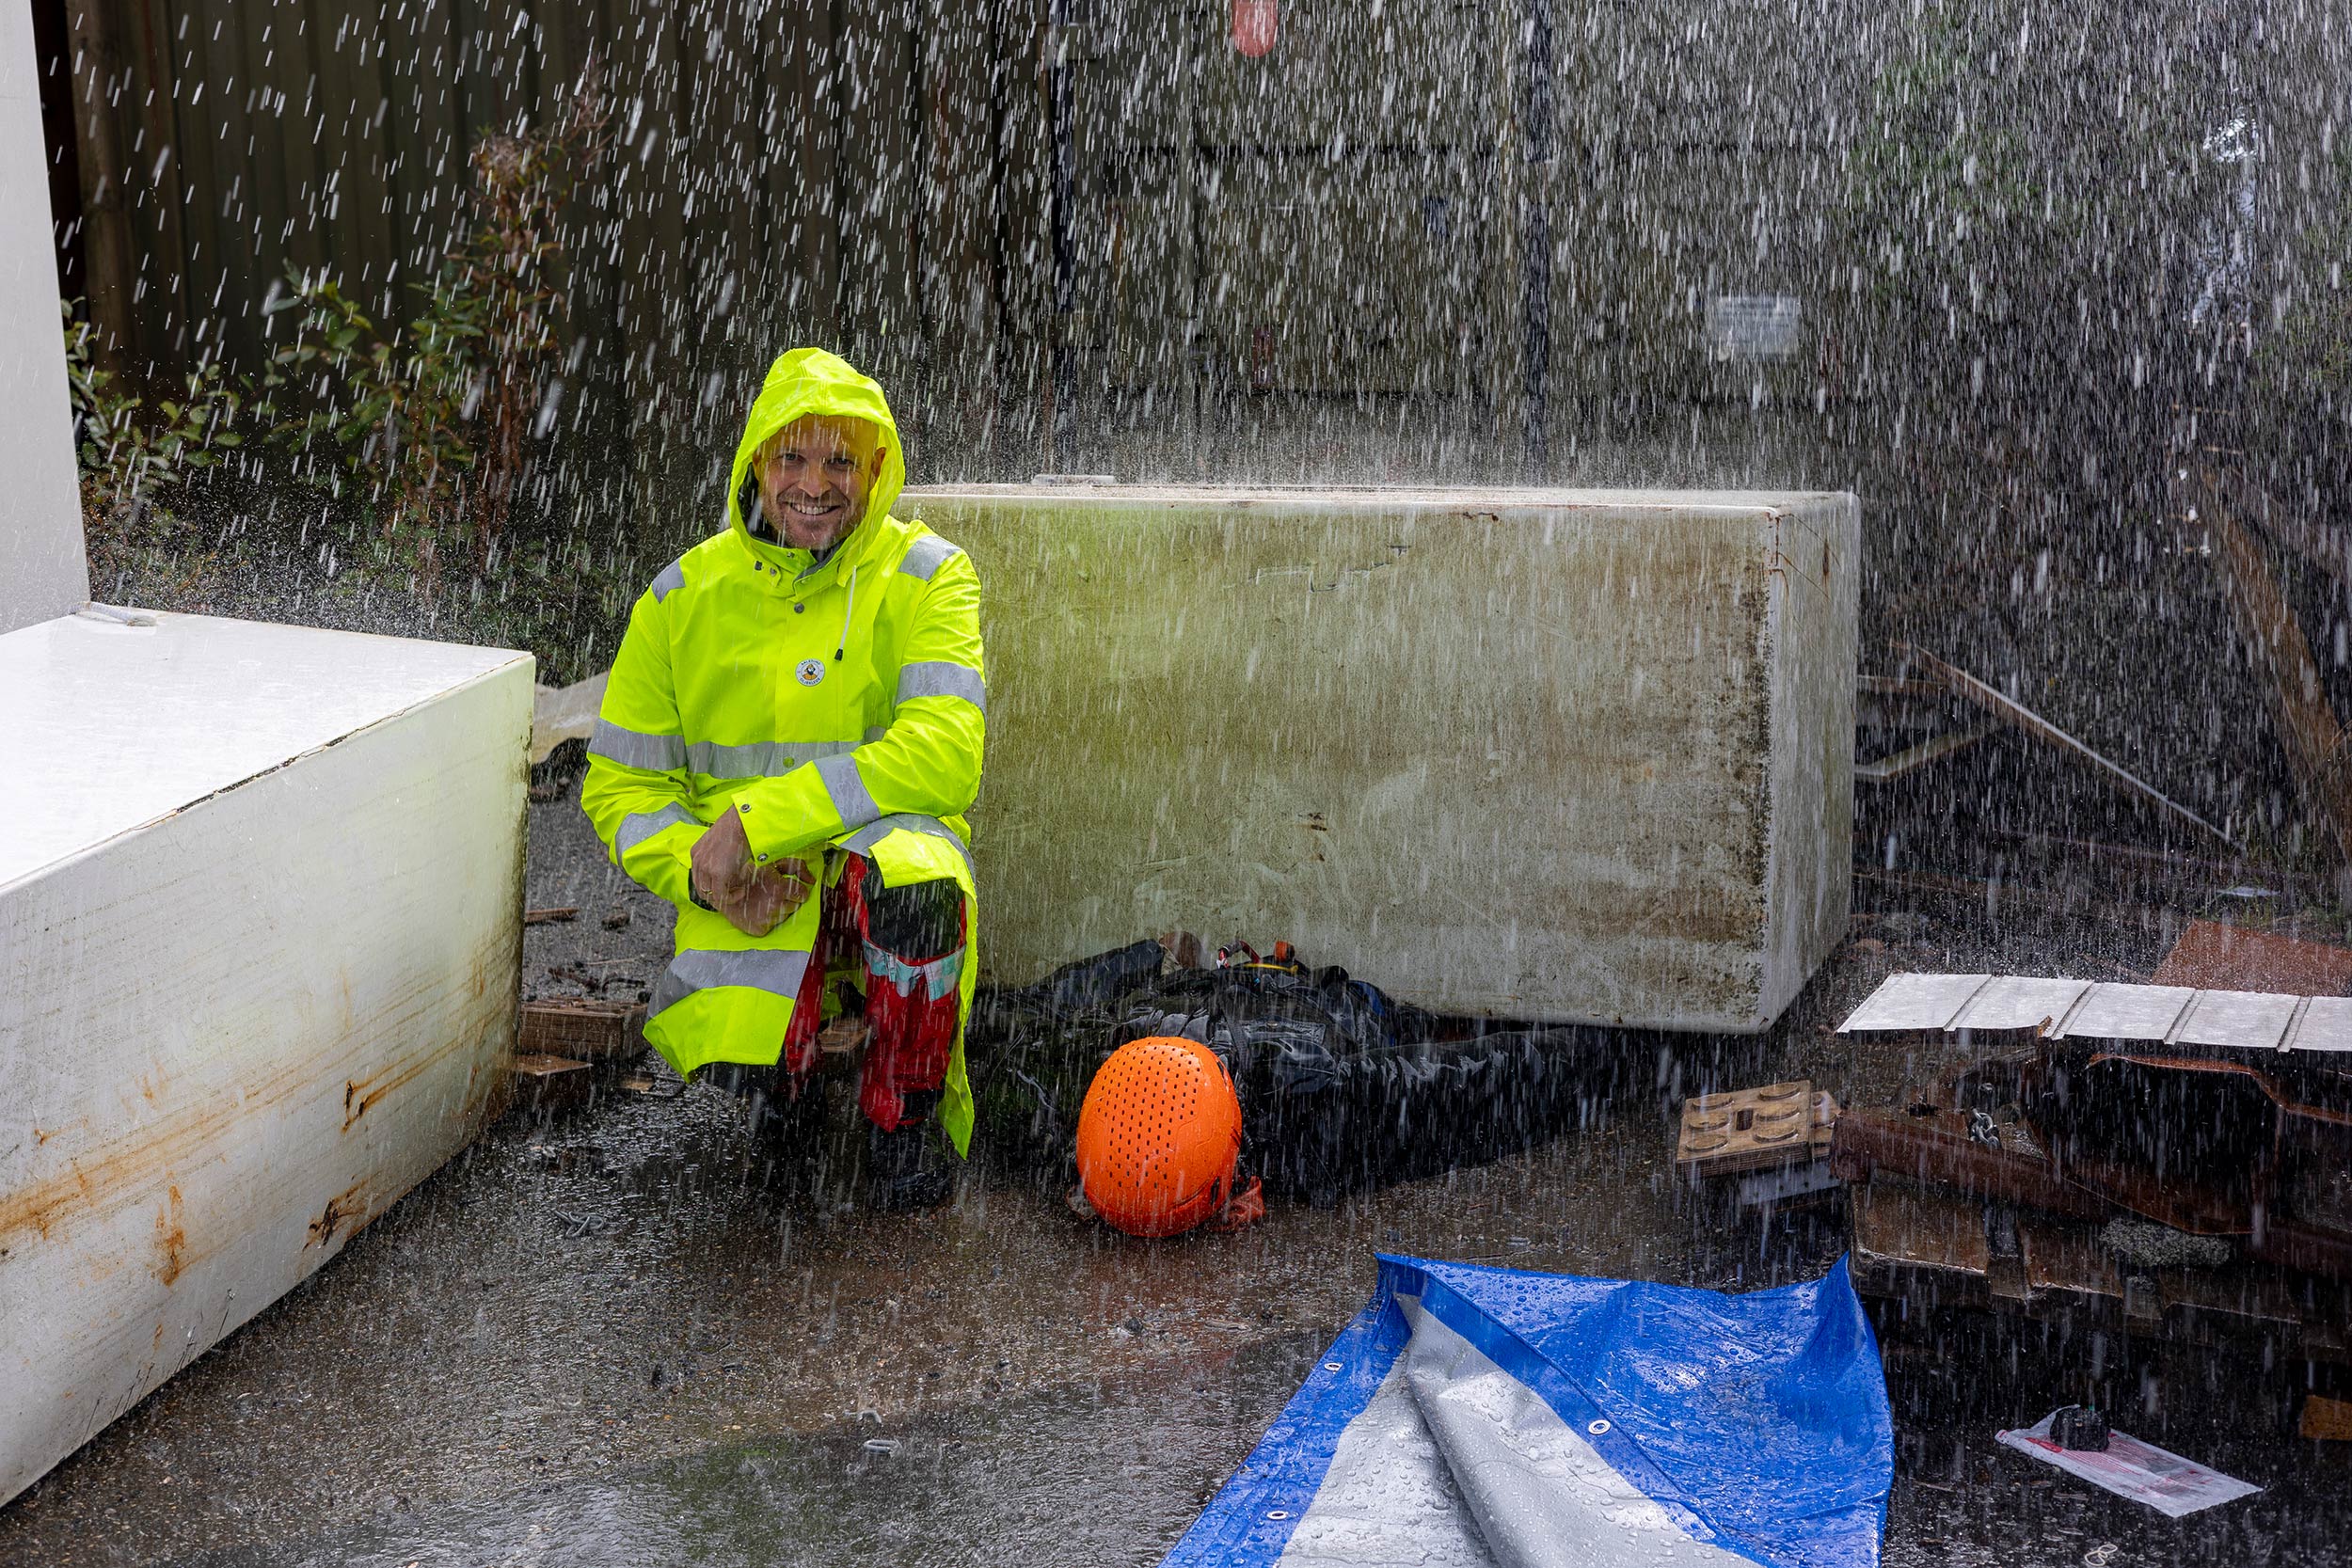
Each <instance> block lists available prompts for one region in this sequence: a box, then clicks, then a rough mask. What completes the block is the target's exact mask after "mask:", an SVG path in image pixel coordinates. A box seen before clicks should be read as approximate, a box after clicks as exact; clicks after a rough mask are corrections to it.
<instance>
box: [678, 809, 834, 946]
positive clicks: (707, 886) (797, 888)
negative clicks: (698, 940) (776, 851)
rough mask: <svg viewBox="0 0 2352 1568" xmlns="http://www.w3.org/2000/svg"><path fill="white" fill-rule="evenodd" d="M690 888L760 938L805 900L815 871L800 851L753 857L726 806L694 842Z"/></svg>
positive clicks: (813, 883)
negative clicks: (767, 857)
mask: <svg viewBox="0 0 2352 1568" xmlns="http://www.w3.org/2000/svg"><path fill="white" fill-rule="evenodd" d="M687 875H688V877H689V878H690V879H691V887H692V890H693V892H694V893H695V894H696V895H698V896H700V898H701V899H702V901H703V902H704V903H706V904H708V905H709V906H710V907H711V908H712V909H714V910H716V911H719V913H721V914H723V915H724V916H725V917H726V919H727V924H729V925H731V926H733V927H735V928H736V929H737V930H739V931H740V932H742V933H743V934H744V935H745V936H747V937H764V936H766V935H767V934H768V933H769V932H770V931H772V930H774V929H775V928H776V927H778V926H779V925H781V924H783V922H784V921H785V920H787V919H788V918H789V917H790V916H791V914H792V911H795V910H797V909H799V908H800V907H801V906H802V905H803V904H805V903H807V902H808V899H809V895H811V894H813V893H815V892H816V891H817V871H816V868H815V867H814V866H812V865H811V864H810V863H808V862H807V861H805V860H803V859H802V858H801V857H800V856H798V855H786V856H783V857H781V858H779V859H777V860H776V861H773V862H771V863H769V864H766V865H762V864H760V863H758V862H757V861H755V860H754V859H753V858H752V846H751V841H750V840H749V839H748V838H746V837H745V836H744V833H743V818H742V817H741V816H738V815H737V813H736V811H735V808H734V807H732V806H730V807H728V808H727V809H726V810H725V811H723V812H721V813H720V814H719V820H718V821H716V822H713V823H712V824H711V825H710V829H709V831H708V832H706V833H704V834H703V836H702V837H700V838H698V839H696V840H695V841H694V852H693V863H692V865H691V868H690V869H689V871H688V873H687Z"/></svg>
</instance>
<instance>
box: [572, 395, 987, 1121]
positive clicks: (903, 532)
mask: <svg viewBox="0 0 2352 1568" xmlns="http://www.w3.org/2000/svg"><path fill="white" fill-rule="evenodd" d="M811 414H818V415H827V416H832V417H835V418H844V419H857V420H866V421H868V422H869V423H872V424H874V425H876V426H878V427H879V428H880V429H881V431H882V439H883V441H884V443H885V444H886V446H887V449H888V456H887V459H886V460H885V462H884V465H883V468H882V473H881V475H880V476H879V477H878V478H877V479H876V481H875V483H874V484H873V487H872V489H871V490H870V491H869V492H868V494H867V498H866V515H865V516H864V517H863V518H861V519H860V520H859V522H858V525H857V526H856V527H855V528H854V529H852V530H851V531H850V533H849V535H848V536H847V537H846V538H844V539H843V540H842V541H841V542H840V544H838V545H837V546H834V549H833V551H832V552H831V553H830V554H829V555H828V556H827V557H826V558H825V559H824V560H823V561H822V562H819V561H818V560H817V559H816V558H815V557H814V556H812V555H811V554H810V553H809V552H808V551H806V550H799V549H792V548H789V547H787V546H783V545H781V544H775V543H771V542H770V541H769V540H767V539H763V538H755V537H754V536H753V535H752V533H751V532H750V531H749V530H748V528H747V527H746V526H745V521H746V520H745V518H744V516H743V515H742V510H741V507H740V505H739V498H740V497H741V495H742V493H743V489H744V482H745V479H746V477H747V476H748V475H749V473H750V469H751V465H752V461H753V458H754V455H755V453H756V452H757V451H758V450H759V448H760V447H761V446H762V445H764V444H765V443H766V442H767V440H768V439H769V437H771V436H773V435H774V434H775V433H776V432H777V431H779V430H782V429H783V428H784V427H785V426H787V425H788V424H790V423H791V422H792V421H794V420H798V419H801V418H803V417H804V416H806V415H811ZM905 483H906V465H905V458H904V454H903V453H902V452H901V451H900V450H899V445H898V426H897V424H896V422H895V421H894V420H892V418H891V415H890V407H889V404H888V403H887V402H886V401H884V399H883V397H882V388H880V387H879V386H877V385H876V384H875V383H874V382H872V381H871V380H869V379H867V378H866V377H865V376H863V375H861V374H859V373H858V372H856V371H855V370H853V369H851V368H850V366H849V365H848V364H847V363H846V362H844V361H843V360H841V359H839V358H836V357H835V356H833V355H830V354H827V353H824V352H823V351H821V350H818V349H798V350H795V351H794V352H792V353H790V354H787V355H785V356H783V357H782V358H780V359H778V360H777V361H776V363H775V365H774V366H773V368H771V370H770V371H769V372H768V378H767V382H766V384H765V385H764V386H763V387H762V388H761V389H760V393H759V396H758V398H757V400H756V401H755V402H754V404H753V405H752V411H751V416H750V418H749V419H748V420H746V421H745V424H744V430H743V438H742V440H741V442H740V443H739V445H738V447H737V449H736V454H735V463H734V467H733V470H732V472H731V474H730V476H729V480H728V485H727V498H728V499H727V528H726V531H724V532H723V533H720V534H717V535H715V536H713V537H712V538H709V539H706V540H705V541H703V542H702V543H701V544H699V545H697V546H694V547H693V548H692V549H691V550H688V551H687V552H686V553H685V554H684V555H682V556H680V557H679V558H678V559H677V560H676V561H675V562H671V563H670V564H669V565H668V566H666V567H664V568H663V569H662V570H661V571H660V573H659V574H658V575H656V577H655V578H654V580H653V583H652V585H651V586H650V587H649V588H647V589H646V591H645V593H644V594H643V595H642V596H641V597H640V598H639V599H638V601H637V604H636V606H635V608H634V609H633V610H631V611H630V612H629V619H628V632H627V633H626V635H625V636H624V637H623V638H622V641H621V648H620V652H619V654H618V656H617V657H615V658H614V660H613V665H612V677H611V679H610V680H609V681H608V682H607V684H606V687H605V693H604V705H603V707H602V709H601V711H600V714H599V718H598V721H597V724H596V734H595V736H593V737H592V738H591V739H590V741H589V744H588V776H587V779H586V781H585V782H584V783H583V784H581V786H580V805H581V807H582V808H583V809H584V810H585V811H586V812H587V814H588V816H589V819H590V820H591V821H592V822H594V823H595V825H596V833H597V836H598V837H599V838H601V839H602V840H603V841H604V845H605V848H606V851H607V852H608V853H609V854H610V855H611V856H612V860H613V863H615V864H616V865H618V866H620V867H621V868H622V869H623V870H624V871H626V872H627V873H628V875H629V876H630V877H631V878H632V879H635V880H636V881H637V882H639V883H641V884H642V885H644V887H646V888H648V889H650V890H651V891H653V892H655V893H657V894H660V895H661V896H662V897H664V898H666V899H668V900H669V901H670V902H671V903H673V904H675V905H676V906H678V923H677V953H676V956H675V958H674V960H673V961H672V963H671V965H670V967H669V969H668V971H667V972H666V973H665V974H663V975H662V977H661V979H660V982H659V983H658V984H657V986H656V988H655V992H654V999H653V1007H654V1012H653V1016H652V1017H651V1019H650V1020H649V1021H648V1022H647V1023H646V1026H645V1036H646V1038H647V1039H649V1040H650V1041H652V1042H653V1044H654V1045H655V1046H656V1047H657V1048H658V1049H660V1052H661V1053H662V1054H663V1055H664V1056H665V1057H667V1058H668V1059H669V1061H670V1063H671V1065H672V1066H674V1067H675V1068H676V1069H678V1070H679V1071H680V1072H691V1071H693V1070H694V1069H696V1068H699V1067H702V1066H705V1065H707V1064H708V1063H711V1062H748V1063H755V1064H763V1065H764V1064H770V1063H773V1062H775V1061H776V1060H777V1059H778V1058H779V1056H780V1054H781V1053H782V1050H783V1045H784V1035H785V1029H786V1027H787V1025H788V1024H789V1022H790V1021H791V1016H792V1007H793V1005H794V999H795V997H796V996H797V994H798V992H799V990H800V985H801V978H802V975H803V972H804V971H805V969H806V965H807V961H808V954H809V952H810V951H811V948H812V946H813V943H814V941H815V938H816V934H817V924H818V903H819V902H820V900H819V899H818V898H814V897H812V898H811V899H809V901H808V902H807V903H806V904H805V905H803V907H802V909H801V910H800V911H798V912H797V913H796V914H794V915H793V916H792V917H791V918H790V919H788V920H787V921H786V922H785V923H784V924H783V925H781V926H779V927H776V929H775V930H773V931H771V932H770V933H769V934H768V935H767V936H764V937H757V938H755V937H748V936H745V935H744V934H743V933H742V932H740V931H739V930H737V929H736V928H735V927H734V926H732V925H731V924H729V923H728V922H727V920H726V919H725V917H723V916H722V915H718V914H714V913H711V912H710V911H706V910H702V909H698V908H696V907H695V906H694V905H693V904H692V903H691V900H690V899H689V897H688V883H687V879H688V869H689V866H690V865H691V855H692V852H693V847H694V844H695V842H696V840H698V839H699V838H700V837H701V836H702V833H703V832H704V830H705V826H706V824H707V823H709V822H711V821H713V820H715V819H716V818H717V816H719V814H720V813H721V812H723V811H724V810H726V809H727V808H728V807H729V806H736V807H739V809H740V811H741V814H742V818H743V828H744V832H745V835H746V836H747V837H748V838H749V840H750V842H751V847H752V850H753V852H754V854H755V856H757V857H758V858H759V859H761V860H762V861H773V860H776V859H779V858H781V857H783V856H787V855H795V854H801V855H809V856H811V857H812V858H814V857H815V856H816V855H817V854H818V852H820V851H823V850H826V849H828V848H832V847H839V848H840V849H842V850H844V851H848V852H854V853H859V854H863V855H865V856H866V858H867V859H868V860H869V861H870V862H871V863H873V865H874V868H875V870H876V871H877V872H878V873H879V874H880V875H881V876H882V881H883V883H884V884H885V885H889V886H899V885H903V884H906V883H909V882H915V881H927V880H932V879H942V878H945V879H952V880H953V881H955V882H956V884H957V885H958V886H959V887H960V888H961V889H962V891H963V896H964V927H965V933H966V940H967V942H970V941H971V940H972V939H973V937H974V936H975V935H976V933H977V920H976V919H975V914H976V912H977V911H976V910H975V906H974V899H975V888H974V883H973V876H972V859H971V849H970V845H971V836H972V835H971V829H970V827H969V826H968V825H967V824H966V823H965V822H964V820H963V814H964V813H965V812H966V811H967V810H969V809H970V808H971V805H972V800H973V797H974V796H975V795H976V794H977V791H978V788H979V782H980V752H981V746H982V742H983V739H984V737H985V733H986V728H987V721H986V717H985V716H986V710H987V703H988V698H987V687H986V682H985V677H984V666H983V664H982V662H981V657H980V581H979V576H978V574H977V572H975V571H974V570H973V567H972V562H971V560H970V558H969V557H967V556H966V555H965V554H964V553H963V552H962V551H961V550H960V549H958V548H957V547H956V546H954V545H951V544H949V543H948V542H947V541H946V540H945V539H943V538H941V537H940V536H939V535H937V534H935V533H933V532H931V531H930V530H929V529H927V528H925V527H924V526H923V525H922V523H920V522H919V521H917V522H904V521H901V520H900V519H898V518H897V517H895V516H892V515H890V506H891V503H892V502H893V501H895V500H896V499H898V492H899V491H900V489H901V488H902V487H903V486H904V484H905ZM834 869H835V871H836V872H837V869H838V867H837V864H836V865H835V867H834ZM977 974H978V965H977V962H976V961H975V960H974V958H973V957H972V955H971V953H970V951H969V950H968V949H967V952H966V956H965V961H964V964H963V970H962V975H961V981H960V984H959V987H958V990H959V992H960V995H961V1009H960V1010H961V1014H963V1015H967V1016H968V1014H969V1012H970V1010H971V999H972V990H973V988H974V986H975V984H976V982H977ZM940 1116H941V1120H942V1123H943V1124H944V1125H945V1126H946V1129H947V1131H948V1132H949V1134H950V1136H951V1137H952V1138H953V1139H954V1141H955V1144H956V1147H957V1148H958V1149H959V1150H961V1149H963V1148H966V1147H967V1146H968V1144H969V1140H970V1136H971V1126H972V1098H971V1090H970V1087H969V1085H968V1084H967V1081H966V1078H965V1074H964V1068H963V1041H962V1035H961V1025H959V1029H958V1036H957V1040H956V1046H955V1051H954V1053H953V1055H952V1056H951V1058H950V1060H949V1063H948V1069H947V1083H946V1090H945V1093H944V1095H943V1097H942V1100H941V1105H940Z"/></svg>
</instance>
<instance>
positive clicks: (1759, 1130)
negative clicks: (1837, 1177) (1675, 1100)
mask: <svg viewBox="0 0 2352 1568" xmlns="http://www.w3.org/2000/svg"><path fill="white" fill-rule="evenodd" d="M1836 1120H1837V1101H1836V1100H1834V1099H1832V1098H1831V1097H1830V1096H1829V1095H1828V1094H1827V1093H1820V1094H1816V1093H1815V1092H1814V1089H1813V1085H1812V1084H1811V1083H1810V1082H1808V1081H1807V1080H1805V1079H1802V1078H1800V1079H1798V1080H1797V1081H1795V1082H1794V1083H1788V1084H1766V1085H1763V1086H1761V1087H1760V1088H1753V1089H1731V1090H1726V1091H1724V1092H1723V1093H1720V1094H1702V1095H1695V1096H1693V1097H1692V1098H1691V1099H1689V1100H1686V1101H1683V1102H1682V1132H1681V1136H1680V1137H1679V1138H1678V1139H1677V1142H1676V1146H1675V1168H1676V1169H1677V1170H1680V1171H1682V1172H1684V1173H1686V1174H1689V1175H1695V1176H1700V1177H1712V1176H1729V1175H1734V1174H1736V1173H1739V1172H1741V1171H1752V1170H1764V1169H1767V1168H1769V1167H1771V1166H1773V1165H1781V1164H1791V1163H1793V1162H1796V1161H1801V1160H1815V1159H1819V1158H1820V1157H1821V1156H1823V1155H1825V1154H1827V1153H1828V1152H1829V1139H1830V1129H1831V1127H1832V1125H1833V1124H1835V1123H1836Z"/></svg>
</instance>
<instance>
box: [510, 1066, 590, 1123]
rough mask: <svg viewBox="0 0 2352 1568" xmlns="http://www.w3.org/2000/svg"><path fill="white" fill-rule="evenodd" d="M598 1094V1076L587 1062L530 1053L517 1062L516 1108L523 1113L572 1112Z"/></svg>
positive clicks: (513, 1102)
mask: <svg viewBox="0 0 2352 1568" xmlns="http://www.w3.org/2000/svg"><path fill="white" fill-rule="evenodd" d="M595 1090H596V1074H595V1072H594V1070H593V1069H591V1068H590V1067H589V1066H588V1064H587V1063H586V1062H578V1061H573V1060H571V1059H569V1058H567V1057H564V1056H550V1055H546V1054H543V1053H535V1052H527V1053H523V1054H520V1055H517V1056H516V1058H515V1071H514V1099H513V1101H512V1102H511V1103H512V1105H513V1108H514V1109H516V1110H519V1111H536V1112H539V1113H542V1114H545V1113H548V1112H552V1111H568V1110H573V1109H576V1108H578V1107H579V1106H581V1105H584V1104H586V1103H587V1102H588V1101H589V1099H590V1097H591V1096H592V1095H593V1094H594V1092H595Z"/></svg>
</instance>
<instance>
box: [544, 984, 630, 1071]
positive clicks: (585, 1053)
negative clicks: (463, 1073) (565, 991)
mask: <svg viewBox="0 0 2352 1568" xmlns="http://www.w3.org/2000/svg"><path fill="white" fill-rule="evenodd" d="M645 1012H646V1008H645V1005H644V1003H642V1002H596V1001H591V1000H589V999H588V998H586V997H557V998H550V999H546V1000H542V1001H536V1002H526V1003H524V1004H523V1022H522V1033H521V1037H520V1038H519V1039H517V1040H516V1045H515V1049H516V1051H517V1052H518V1053H522V1054H525V1055H531V1054H534V1053H535V1054H541V1055H548V1056H569V1057H571V1058H572V1059H573V1060H575V1061H582V1062H609V1061H621V1060H626V1059H628V1058H630V1057H633V1056H636V1055H637V1054H639V1053H641V1052H643V1051H644V1049H645Z"/></svg>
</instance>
